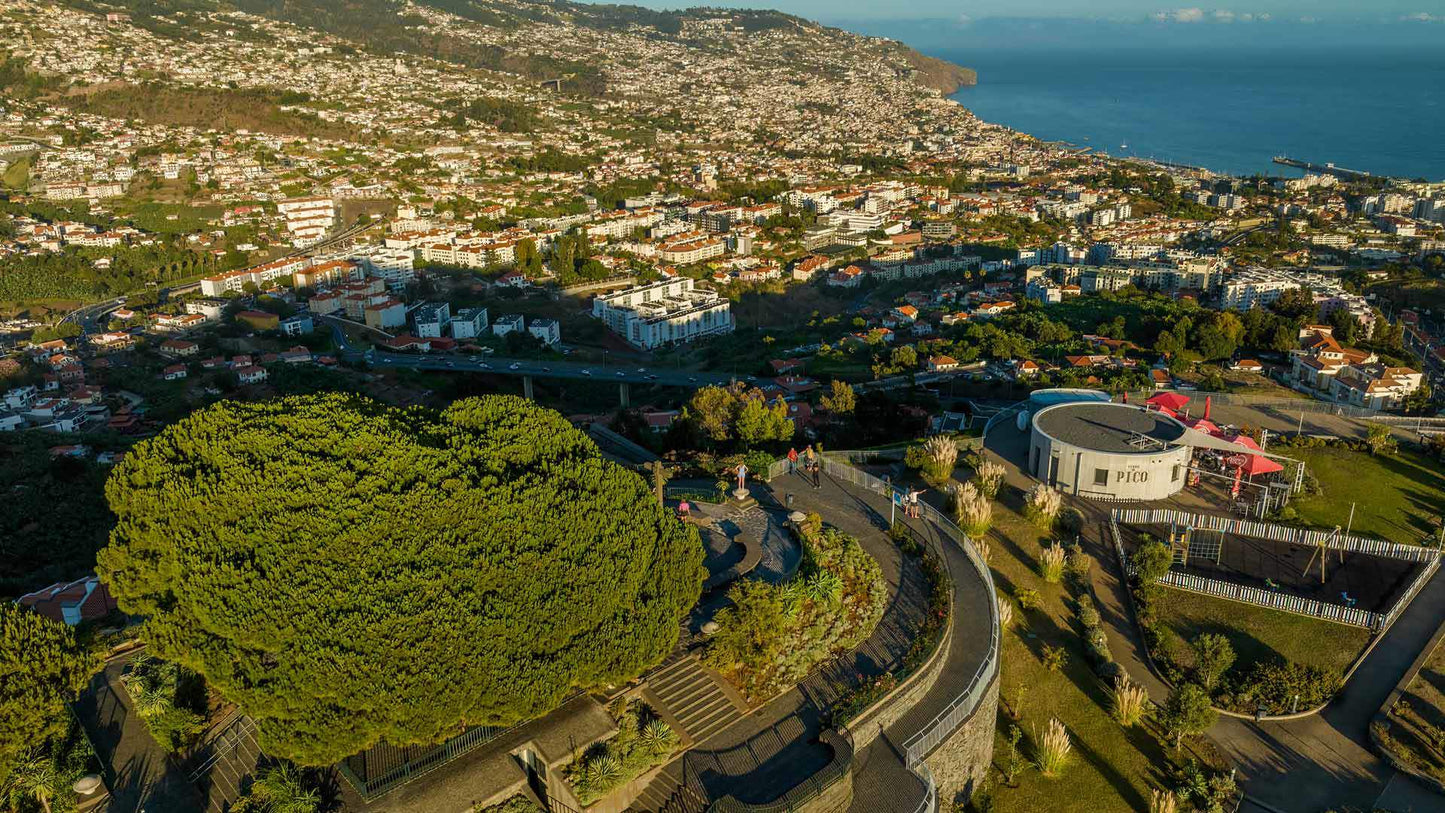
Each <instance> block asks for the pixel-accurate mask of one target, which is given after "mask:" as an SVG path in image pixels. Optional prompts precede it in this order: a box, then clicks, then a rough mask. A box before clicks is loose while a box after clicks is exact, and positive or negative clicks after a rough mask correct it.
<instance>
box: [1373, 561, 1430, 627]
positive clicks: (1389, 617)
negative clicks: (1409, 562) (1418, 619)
mask: <svg viewBox="0 0 1445 813" xmlns="http://www.w3.org/2000/svg"><path fill="white" fill-rule="evenodd" d="M1439 569H1440V557H1439V556H1436V557H1435V558H1434V559H1432V560H1430V563H1429V564H1428V565H1426V566H1425V568H1424V569H1423V570H1421V571H1420V572H1419V573H1417V574H1416V575H1415V580H1414V581H1412V582H1410V587H1409V588H1408V589H1406V590H1405V594H1404V595H1403V596H1400V599H1399V600H1398V601H1396V602H1395V606H1393V607H1391V608H1390V610H1389V612H1386V613H1385V617H1384V619H1382V620H1381V622H1380V630H1381V631H1384V630H1387V629H1389V628H1390V625H1391V624H1393V623H1395V619H1396V618H1397V617H1399V615H1400V613H1401V611H1403V610H1404V609H1405V608H1406V607H1407V606H1409V604H1410V602H1411V601H1413V600H1414V599H1415V594H1416V593H1419V592H1420V588H1422V587H1424V586H1425V582H1428V581H1430V578H1431V577H1432V576H1434V575H1435V571H1437V570H1439Z"/></svg>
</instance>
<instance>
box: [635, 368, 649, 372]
mask: <svg viewBox="0 0 1445 813" xmlns="http://www.w3.org/2000/svg"><path fill="white" fill-rule="evenodd" d="M637 372H639V373H645V372H647V368H646V367H638V368H637Z"/></svg>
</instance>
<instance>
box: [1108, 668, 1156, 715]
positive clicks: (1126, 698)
mask: <svg viewBox="0 0 1445 813" xmlns="http://www.w3.org/2000/svg"><path fill="white" fill-rule="evenodd" d="M1110 694H1111V695H1112V696H1113V700H1114V704H1113V710H1112V711H1113V714H1114V719H1115V720H1117V721H1118V722H1119V725H1122V726H1126V727H1127V726H1136V725H1138V724H1139V723H1141V722H1143V721H1144V713H1145V712H1146V711H1147V710H1148V707H1149V693H1148V692H1146V691H1144V687H1143V686H1140V685H1139V684H1137V683H1135V682H1133V681H1132V680H1129V676H1128V675H1119V676H1118V677H1116V678H1114V688H1113V690H1112V691H1111V692H1110Z"/></svg>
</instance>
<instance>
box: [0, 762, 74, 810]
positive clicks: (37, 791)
mask: <svg viewBox="0 0 1445 813" xmlns="http://www.w3.org/2000/svg"><path fill="white" fill-rule="evenodd" d="M58 784H60V774H59V773H58V772H56V770H55V763H53V762H51V760H50V757H49V756H48V755H46V754H44V753H42V752H41V750H40V749H39V748H31V749H29V750H27V751H26V752H25V753H23V754H21V755H20V758H19V759H18V760H17V761H16V762H15V766H14V767H13V768H11V769H10V775H9V776H7V777H6V778H5V786H4V796H5V797H6V798H7V799H9V800H10V804H11V805H13V806H17V807H18V806H19V803H20V802H21V800H24V799H34V800H35V801H37V802H39V803H40V807H41V809H43V810H44V811H45V813H50V800H51V798H53V797H54V796H55V786H56V785H58Z"/></svg>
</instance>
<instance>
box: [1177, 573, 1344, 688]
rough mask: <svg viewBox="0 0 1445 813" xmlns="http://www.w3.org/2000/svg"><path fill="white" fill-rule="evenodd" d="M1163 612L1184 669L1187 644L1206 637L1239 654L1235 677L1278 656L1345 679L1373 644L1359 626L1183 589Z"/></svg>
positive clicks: (1190, 657) (1189, 659) (1187, 659)
mask: <svg viewBox="0 0 1445 813" xmlns="http://www.w3.org/2000/svg"><path fill="white" fill-rule="evenodd" d="M1159 607H1160V613H1161V615H1162V617H1163V618H1164V620H1165V623H1166V625H1167V626H1168V627H1169V629H1170V630H1172V631H1173V632H1174V633H1175V638H1174V640H1173V643H1172V651H1173V652H1174V654H1175V657H1176V658H1178V660H1179V662H1180V663H1181V664H1183V665H1186V666H1187V665H1190V664H1192V663H1193V660H1194V658H1193V653H1192V652H1191V650H1190V649H1189V646H1188V642H1189V641H1191V640H1193V639H1194V637H1195V636H1197V635H1199V634H1201V633H1206V632H1214V633H1219V634H1222V635H1224V636H1225V637H1226V638H1228V639H1229V642H1230V644H1231V645H1233V647H1234V651H1235V653H1236V654H1237V655H1238V660H1236V661H1235V664H1234V671H1235V672H1247V671H1248V670H1249V669H1250V667H1251V666H1252V665H1253V664H1254V663H1256V662H1259V661H1267V660H1271V659H1273V658H1276V657H1278V658H1284V659H1287V660H1290V661H1295V662H1298V663H1304V664H1309V665H1312V666H1319V667H1322V668H1324V669H1329V670H1332V671H1335V672H1337V673H1340V674H1343V673H1344V671H1345V669H1347V668H1348V667H1349V665H1350V663H1351V662H1352V661H1353V660H1354V659H1355V656H1357V655H1359V654H1360V651H1361V650H1363V649H1364V648H1365V644H1367V643H1369V640H1370V634H1369V632H1368V631H1367V630H1363V629H1360V628H1359V627H1347V626H1345V625H1343V624H1334V623H1331V622H1329V621H1320V620H1318V619H1314V618H1306V617H1305V616H1302V615H1294V614H1293V613H1282V612H1279V611H1277V610H1269V609H1266V608H1264V607H1252V606H1250V605H1248V604H1240V603H1238V602H1233V601H1225V600H1223V599H1216V598H1211V597H1209V596H1201V595H1198V594H1195V593H1186V592H1184V591H1182V590H1170V591H1169V598H1168V600H1167V601H1162V602H1160V603H1159Z"/></svg>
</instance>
